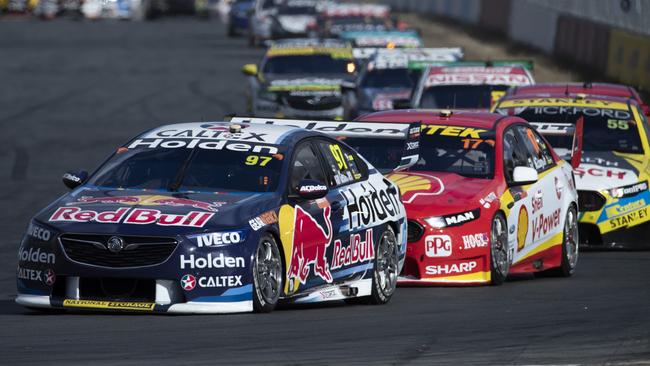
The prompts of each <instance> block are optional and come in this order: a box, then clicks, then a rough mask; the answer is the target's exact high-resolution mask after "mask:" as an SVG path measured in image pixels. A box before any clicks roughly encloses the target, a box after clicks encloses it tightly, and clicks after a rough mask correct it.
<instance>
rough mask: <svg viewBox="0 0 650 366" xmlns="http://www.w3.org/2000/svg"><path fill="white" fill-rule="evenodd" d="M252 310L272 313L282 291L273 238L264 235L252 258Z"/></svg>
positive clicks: (278, 262) (279, 268)
mask: <svg viewBox="0 0 650 366" xmlns="http://www.w3.org/2000/svg"><path fill="white" fill-rule="evenodd" d="M252 267H253V310H254V311H255V312H256V313H268V312H270V311H272V310H273V309H274V308H275V306H276V305H277V303H278V299H279V298H280V291H281V290H282V278H283V277H282V259H281V256H280V250H279V249H278V244H277V242H276V241H275V238H274V237H273V236H272V235H270V234H264V235H263V236H262V238H261V239H260V242H259V244H258V245H257V250H256V251H255V257H254V258H253V265H252Z"/></svg>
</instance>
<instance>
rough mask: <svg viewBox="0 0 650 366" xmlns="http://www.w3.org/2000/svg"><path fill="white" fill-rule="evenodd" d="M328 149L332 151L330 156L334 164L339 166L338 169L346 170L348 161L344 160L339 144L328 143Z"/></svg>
mask: <svg viewBox="0 0 650 366" xmlns="http://www.w3.org/2000/svg"><path fill="white" fill-rule="evenodd" d="M330 151H331V152H332V156H333V157H334V159H335V160H336V164H337V165H338V166H339V170H347V169H348V163H347V162H346V161H345V157H344V156H343V151H341V147H340V146H339V145H335V144H330Z"/></svg>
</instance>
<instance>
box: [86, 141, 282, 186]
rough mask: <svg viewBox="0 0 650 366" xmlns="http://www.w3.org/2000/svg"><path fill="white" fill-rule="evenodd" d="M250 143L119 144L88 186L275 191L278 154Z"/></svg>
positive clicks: (278, 171) (279, 160) (278, 167)
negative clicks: (224, 145) (227, 145)
mask: <svg viewBox="0 0 650 366" xmlns="http://www.w3.org/2000/svg"><path fill="white" fill-rule="evenodd" d="M217 144H218V142H215V141H211V142H207V143H205V144H204V145H200V144H197V146H204V147H215V146H218V145H217ZM240 145H243V144H240ZM247 145H249V144H247ZM249 146H250V145H249ZM252 146H253V149H250V150H249V151H248V152H243V151H232V150H225V149H224V150H216V149H211V148H200V147H197V148H193V149H189V148H186V147H177V148H147V147H137V148H131V149H127V148H125V147H123V148H120V149H119V150H118V152H117V153H116V154H115V155H113V157H112V158H111V159H110V160H109V161H108V162H106V163H105V164H104V165H103V166H102V167H101V168H100V169H99V171H98V172H97V173H96V174H95V175H94V176H93V177H92V179H91V180H90V182H89V184H91V185H95V186H100V187H107V188H115V189H150V190H167V191H194V192H220V191H242V192H270V191H275V189H276V188H277V185H278V179H279V175H280V170H281V165H282V162H281V156H282V155H281V154H270V152H269V151H266V149H255V148H254V146H255V145H252ZM251 151H256V152H251Z"/></svg>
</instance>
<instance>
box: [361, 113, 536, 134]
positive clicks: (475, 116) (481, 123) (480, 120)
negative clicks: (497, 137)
mask: <svg viewBox="0 0 650 366" xmlns="http://www.w3.org/2000/svg"><path fill="white" fill-rule="evenodd" d="M448 112H451V114H450V115H448V116H447V115H446V114H447V113H448ZM504 118H507V119H513V120H518V121H522V122H523V121H524V120H523V119H521V118H518V117H510V116H503V115H500V114H496V113H489V112H473V111H462V110H453V111H447V110H436V109H401V110H387V111H381V112H374V113H369V114H366V115H363V116H361V117H359V118H357V119H356V120H357V121H366V122H417V121H420V122H422V124H432V125H438V124H439V125H451V126H464V127H476V128H482V129H487V130H491V129H494V127H495V125H496V122H497V121H499V120H502V119H504Z"/></svg>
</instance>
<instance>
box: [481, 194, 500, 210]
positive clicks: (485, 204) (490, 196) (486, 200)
mask: <svg viewBox="0 0 650 366" xmlns="http://www.w3.org/2000/svg"><path fill="white" fill-rule="evenodd" d="M496 199H497V195H496V193H494V192H490V193H489V194H488V195H487V196H485V197H483V198H481V199H480V200H479V203H480V204H481V205H482V206H483V207H485V208H490V206H491V205H492V202H494V200H496Z"/></svg>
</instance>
